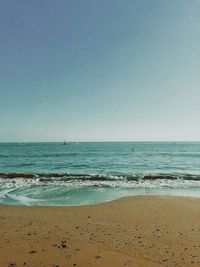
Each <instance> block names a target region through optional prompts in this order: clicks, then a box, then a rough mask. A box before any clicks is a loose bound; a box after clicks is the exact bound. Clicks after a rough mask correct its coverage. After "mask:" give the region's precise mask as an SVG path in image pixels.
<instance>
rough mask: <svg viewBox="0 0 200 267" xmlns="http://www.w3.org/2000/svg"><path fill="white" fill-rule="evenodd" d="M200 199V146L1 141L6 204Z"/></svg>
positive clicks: (0, 194)
mask: <svg viewBox="0 0 200 267" xmlns="http://www.w3.org/2000/svg"><path fill="white" fill-rule="evenodd" d="M128 195H177V196H192V197H200V142H96V143H86V142H81V143H75V142H70V143H67V144H66V145H63V143H0V203H4V204H12V205H43V206H45V205H85V204H93V203H99V202H105V201H110V200H114V199H117V198H120V197H123V196H128Z"/></svg>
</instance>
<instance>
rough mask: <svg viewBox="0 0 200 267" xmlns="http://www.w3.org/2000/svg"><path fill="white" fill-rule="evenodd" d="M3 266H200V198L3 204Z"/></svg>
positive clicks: (0, 237)
mask: <svg viewBox="0 0 200 267" xmlns="http://www.w3.org/2000/svg"><path fill="white" fill-rule="evenodd" d="M0 266H2V267H7V266H10V267H11V266H19V267H22V266H25V267H27V266H35V267H40V266H51V267H53V266H54V267H56V266H57V267H58V266H60V267H61V266H62V267H64V266H77V267H78V266H82V267H83V266H84V267H87V266H88V267H89V266H105V267H112V266H113V267H118V266H120V267H121V266H127V267H128V266H135V267H141V266H145V267H150V266H152V267H157V266H170V267H171V266H172V267H173V266H181V267H184V266H185V267H186V266H187V267H189V266H195V267H197V266H198V267H199V266H200V199H194V198H180V197H162V196H141V197H128V198H124V199H120V200H117V201H113V202H109V203H104V204H99V205H91V206H82V207H14V206H4V205H1V206H0Z"/></svg>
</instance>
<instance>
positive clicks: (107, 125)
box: [0, 0, 200, 142]
mask: <svg viewBox="0 0 200 267" xmlns="http://www.w3.org/2000/svg"><path fill="white" fill-rule="evenodd" d="M199 14H200V1H199V0H191V1H188V0H168V1H167V0H84V1H82V0H58V1H54V0H30V1H27V0H15V1H14V0H8V1H7V0H0V142H11V141H12V142H14V141H63V140H64V139H66V140H69V141H168V140H172V141H175V140H176V141H179V140H180V141H184V140H190V141H194V140H200V123H199V119H200V16H199Z"/></svg>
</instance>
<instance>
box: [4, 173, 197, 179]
mask: <svg viewBox="0 0 200 267" xmlns="http://www.w3.org/2000/svg"><path fill="white" fill-rule="evenodd" d="M0 178H2V179H16V178H24V179H36V178H37V179H39V180H40V181H49V180H54V179H56V180H62V181H69V180H74V179H76V180H81V181H87V180H88V181H139V180H144V181H146V180H152V181H153V180H191V181H200V174H191V173H190V174H185V173H184V174H183V173H181V174H173V173H135V174H87V173H82V174H81V173H16V172H3V173H0Z"/></svg>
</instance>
